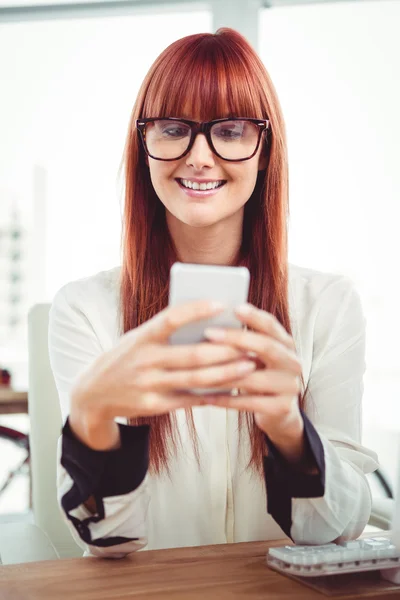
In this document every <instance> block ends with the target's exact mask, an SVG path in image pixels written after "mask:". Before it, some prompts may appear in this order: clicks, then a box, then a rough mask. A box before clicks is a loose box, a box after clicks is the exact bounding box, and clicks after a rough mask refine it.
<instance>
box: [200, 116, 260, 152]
mask: <svg viewBox="0 0 400 600" xmlns="http://www.w3.org/2000/svg"><path fill="white" fill-rule="evenodd" d="M258 136H259V129H258V127H257V125H256V124H255V123H252V122H251V121H245V120H243V121H222V122H221V123H215V125H213V126H212V127H211V139H212V143H213V144H214V148H215V150H216V151H217V152H218V154H219V155H220V156H222V158H226V159H228V160H241V159H244V158H249V157H250V156H251V155H252V154H253V153H254V151H255V149H256V148H257V142H258Z"/></svg>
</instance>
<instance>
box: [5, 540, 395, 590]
mask: <svg viewBox="0 0 400 600" xmlns="http://www.w3.org/2000/svg"><path fill="white" fill-rule="evenodd" d="M280 544H282V541H275V542H249V543H242V544H226V545H225V544H224V545H219V546H201V547H197V548H178V549H170V550H155V551H144V552H137V553H136V554H131V555H130V556H128V557H127V558H125V559H122V560H107V559H98V558H78V559H68V560H58V561H43V562H36V563H25V564H20V565H9V566H3V567H0V598H1V600H71V599H73V600H111V599H113V600H117V599H118V600H125V599H128V598H136V599H137V598H142V599H144V598H145V599H146V600H155V599H159V598H162V599H166V598H168V599H172V598H174V599H178V600H192V599H198V600H199V599H200V598H201V599H202V600H204V599H207V600H212V599H214V598H215V599H218V600H225V599H228V598H229V599H231V598H240V599H241V600H242V599H246V598H251V599H252V600H257V599H261V598H262V599H264V600H265V599H266V598H268V600H278V599H280V600H288V599H289V598H296V600H313V599H315V598H319V599H320V600H323V599H324V598H327V596H326V595H324V594H322V593H320V592H317V591H315V590H313V589H311V588H310V587H308V586H306V585H304V584H302V583H299V582H297V581H295V580H293V579H289V578H287V577H284V576H283V575H280V574H279V573H277V572H275V571H272V570H271V569H269V568H268V567H267V566H266V564H265V555H266V552H267V549H268V548H269V547H270V546H274V545H280ZM364 575H365V574H364ZM325 579H326V578H325ZM364 579H365V578H364ZM392 587H393V586H392ZM364 589H365V585H364ZM348 590H349V588H348V587H346V591H345V594H343V593H342V594H341V595H337V594H336V596H335V598H340V599H341V600H344V599H346V600H347V599H350V598H353V599H354V598H368V599H369V600H378V599H379V600H381V599H382V598H392V599H394V598H399V597H400V589H399V588H397V591H396V590H394V591H391V592H386V591H382V590H381V589H379V590H378V589H377V588H376V587H375V591H374V583H373V582H372V583H371V586H370V587H369V588H368V590H367V592H363V593H359V590H357V588H354V587H353V588H352V592H351V593H349V592H348ZM354 590H355V591H354Z"/></svg>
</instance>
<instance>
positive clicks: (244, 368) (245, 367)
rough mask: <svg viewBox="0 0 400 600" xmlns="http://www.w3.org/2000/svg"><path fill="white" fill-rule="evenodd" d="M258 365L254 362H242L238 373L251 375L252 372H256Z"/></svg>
mask: <svg viewBox="0 0 400 600" xmlns="http://www.w3.org/2000/svg"><path fill="white" fill-rule="evenodd" d="M255 368H256V365H255V363H254V362H252V361H251V362H250V361H249V362H242V363H239V364H238V368H237V370H238V373H249V372H250V371H254V369H255Z"/></svg>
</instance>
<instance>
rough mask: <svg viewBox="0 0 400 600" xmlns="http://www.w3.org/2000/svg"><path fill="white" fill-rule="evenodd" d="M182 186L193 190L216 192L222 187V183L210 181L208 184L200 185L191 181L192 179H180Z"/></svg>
mask: <svg viewBox="0 0 400 600" xmlns="http://www.w3.org/2000/svg"><path fill="white" fill-rule="evenodd" d="M179 181H180V182H181V184H182V185H184V186H185V187H187V188H190V189H191V190H202V191H204V190H214V189H215V188H217V187H220V186H221V185H222V183H223V182H222V181H208V182H207V183H198V182H197V181H190V179H180V180H179Z"/></svg>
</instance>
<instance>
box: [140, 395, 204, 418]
mask: <svg viewBox="0 0 400 600" xmlns="http://www.w3.org/2000/svg"><path fill="white" fill-rule="evenodd" d="M205 404H206V396H205V395H204V396H202V395H199V394H190V393H184V392H180V393H172V394H162V393H150V394H146V395H145V397H144V401H143V413H144V416H145V415H161V414H167V413H169V412H171V411H173V410H178V409H180V408H191V407H193V406H204V405H205Z"/></svg>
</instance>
